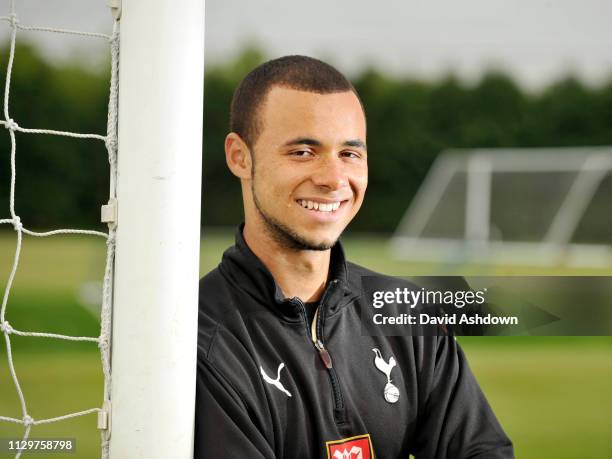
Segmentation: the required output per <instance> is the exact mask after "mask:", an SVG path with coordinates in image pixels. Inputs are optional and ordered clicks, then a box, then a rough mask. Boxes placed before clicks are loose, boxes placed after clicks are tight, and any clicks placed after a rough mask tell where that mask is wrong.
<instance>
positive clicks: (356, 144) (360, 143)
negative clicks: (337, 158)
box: [342, 139, 368, 150]
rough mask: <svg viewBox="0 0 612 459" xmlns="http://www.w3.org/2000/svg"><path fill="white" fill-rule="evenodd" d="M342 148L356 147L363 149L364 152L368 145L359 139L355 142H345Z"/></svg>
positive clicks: (354, 140)
mask: <svg viewBox="0 0 612 459" xmlns="http://www.w3.org/2000/svg"><path fill="white" fill-rule="evenodd" d="M342 146H344V147H354V148H362V149H363V150H367V149H368V147H366V144H365V143H364V142H363V141H361V140H359V139H353V140H347V141H346V142H344V143H343V144H342Z"/></svg>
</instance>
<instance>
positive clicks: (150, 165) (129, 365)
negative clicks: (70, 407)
mask: <svg viewBox="0 0 612 459" xmlns="http://www.w3.org/2000/svg"><path fill="white" fill-rule="evenodd" d="M109 3H111V4H113V3H118V2H117V0H111V1H109ZM120 14H121V17H120V60H119V129H118V163H117V167H118V179H117V196H118V206H117V222H118V224H117V233H116V256H115V280H114V301H113V318H112V383H111V406H110V409H109V411H110V413H109V420H110V422H109V427H110V444H109V453H110V458H111V459H121V458H126V459H127V458H129V459H141V458H142V459H145V458H146V459H151V458H164V459H165V458H173V459H187V458H191V457H193V425H194V405H195V404H194V401H195V378H196V346H197V295H198V277H199V243H200V193H201V191H200V190H201V183H200V182H201V155H202V102H203V83H204V0H181V1H170V0H123V2H122V5H121V13H120Z"/></svg>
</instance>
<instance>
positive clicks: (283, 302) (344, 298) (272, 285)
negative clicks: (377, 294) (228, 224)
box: [219, 223, 350, 322]
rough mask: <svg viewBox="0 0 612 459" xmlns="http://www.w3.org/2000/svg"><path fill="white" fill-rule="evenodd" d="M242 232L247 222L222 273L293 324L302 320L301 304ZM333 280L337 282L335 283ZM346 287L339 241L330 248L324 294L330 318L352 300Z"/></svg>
mask: <svg viewBox="0 0 612 459" xmlns="http://www.w3.org/2000/svg"><path fill="white" fill-rule="evenodd" d="M243 229H244V223H243V224H241V225H240V226H239V227H238V229H237V230H236V242H235V245H233V246H232V247H230V248H229V249H227V250H226V251H225V252H224V253H223V259H222V260H221V264H220V265H219V268H220V270H221V272H222V274H223V275H224V276H225V277H226V278H227V279H228V280H229V281H230V282H231V283H232V284H234V285H235V286H236V287H238V288H240V289H242V290H243V291H245V292H246V293H247V294H249V295H250V296H252V297H253V298H254V299H256V300H257V301H258V302H260V303H263V304H265V305H266V306H268V307H269V308H271V309H272V310H273V312H274V313H276V314H277V315H279V316H280V317H281V318H283V319H285V320H288V321H291V322H297V321H301V320H302V315H301V311H300V308H299V305H298V304H296V303H295V302H292V301H291V300H292V298H285V295H284V294H283V292H282V290H281V288H280V287H279V286H278V284H277V283H276V281H275V279H274V277H273V276H272V273H271V272H270V270H269V269H268V268H267V267H266V266H265V265H264V264H263V263H262V262H261V260H260V259H259V258H258V257H257V255H255V254H254V253H253V251H252V250H251V249H250V248H249V246H248V245H247V243H246V241H245V240H244V236H243V235H242V231H243ZM333 280H337V282H335V283H334V282H332V281H333ZM347 286H348V269H347V263H346V259H345V256H344V250H343V249H342V245H341V244H340V241H338V242H337V243H336V244H335V245H334V246H333V247H332V249H331V256H330V269H329V278H328V282H327V286H326V289H325V293H324V295H323V297H325V303H326V304H325V307H326V309H327V314H328V315H331V314H333V313H334V312H336V311H338V310H339V309H340V308H342V307H343V306H345V305H346V304H347V303H348V302H349V301H350V292H349V291H348V289H347ZM328 290H329V291H328ZM323 297H322V298H323Z"/></svg>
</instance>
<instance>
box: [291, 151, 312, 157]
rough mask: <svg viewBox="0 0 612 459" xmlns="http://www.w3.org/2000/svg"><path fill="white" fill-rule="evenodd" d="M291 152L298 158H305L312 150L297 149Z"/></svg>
mask: <svg viewBox="0 0 612 459" xmlns="http://www.w3.org/2000/svg"><path fill="white" fill-rule="evenodd" d="M291 154H292V155H293V156H297V157H299V158H306V157H308V156H312V152H311V151H308V150H298V151H294V152H292V153H291Z"/></svg>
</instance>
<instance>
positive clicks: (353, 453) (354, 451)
mask: <svg viewBox="0 0 612 459" xmlns="http://www.w3.org/2000/svg"><path fill="white" fill-rule="evenodd" d="M325 444H326V445H327V458H328V459H374V451H372V442H370V434H365V435H359V436H357V437H350V438H343V439H342V440H334V441H328V442H326V443H325Z"/></svg>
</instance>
